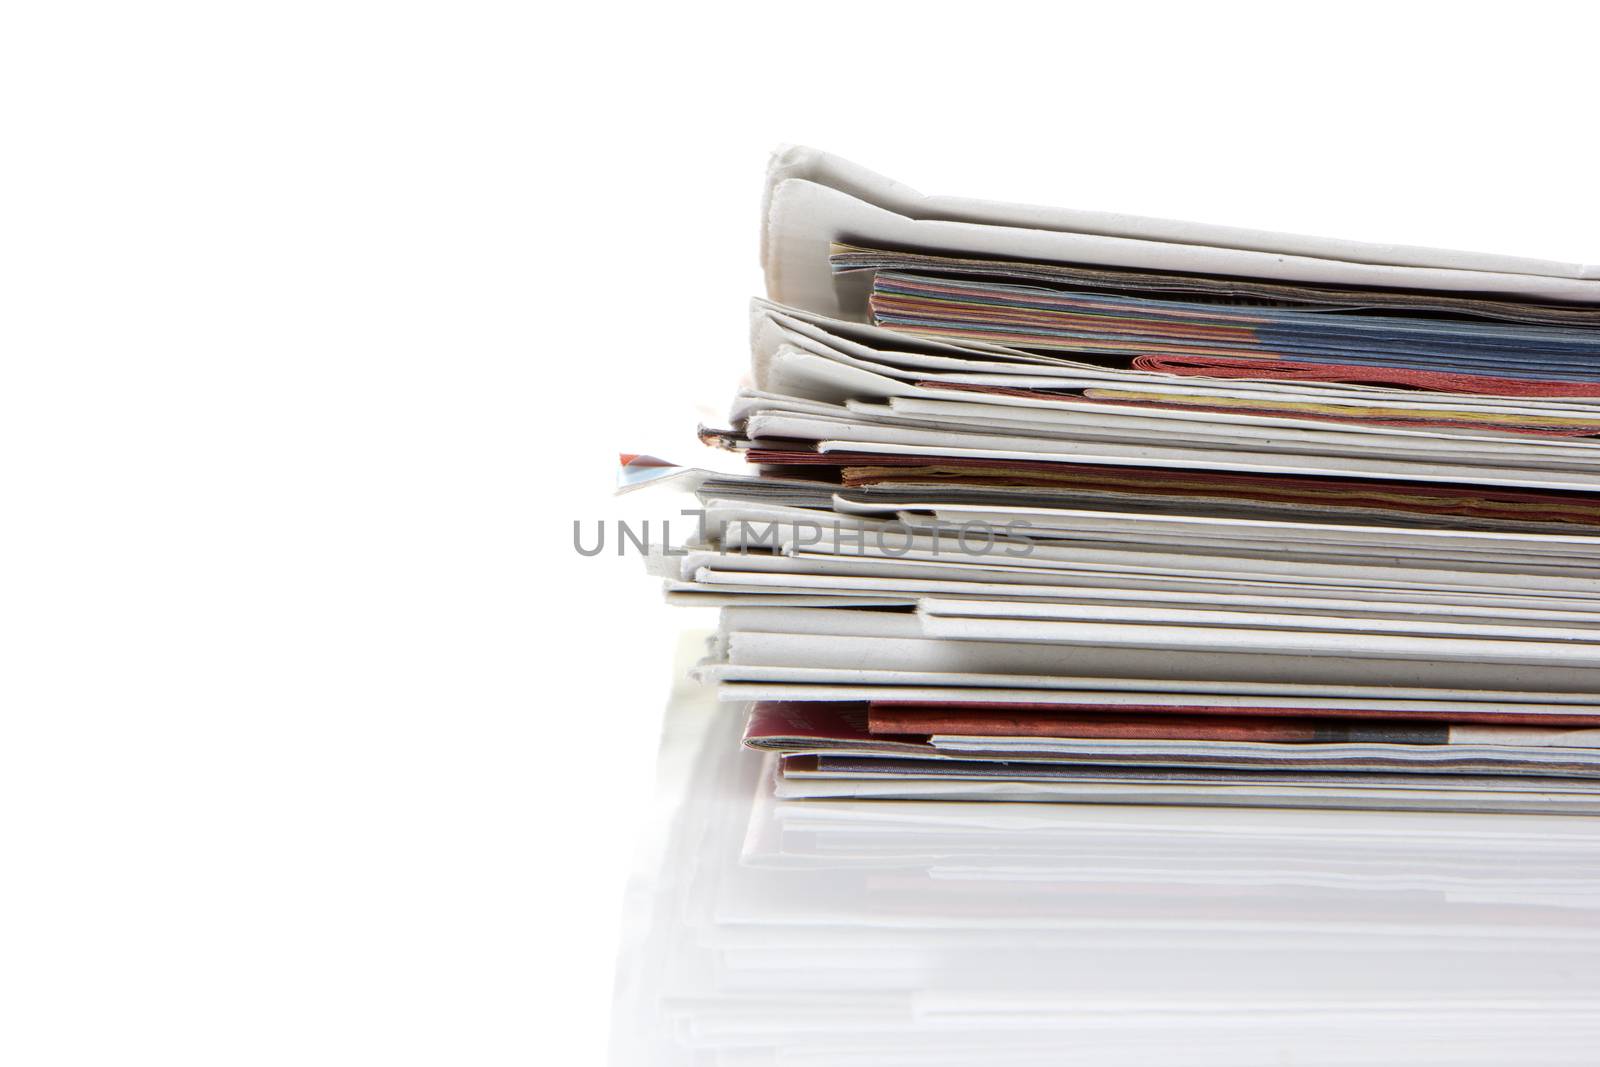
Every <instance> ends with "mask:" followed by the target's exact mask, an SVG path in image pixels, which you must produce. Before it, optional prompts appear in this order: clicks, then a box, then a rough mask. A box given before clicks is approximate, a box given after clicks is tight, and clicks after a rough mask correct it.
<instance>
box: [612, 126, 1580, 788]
mask: <svg viewBox="0 0 1600 1067" xmlns="http://www.w3.org/2000/svg"><path fill="white" fill-rule="evenodd" d="M762 258H763V265H764V268H765V273H766V280H767V289H768V297H769V298H768V299H765V300H757V301H755V302H754V304H753V307H752V310H751V323H750V325H751V349H752V374H751V382H752V384H751V386H750V387H749V388H746V389H744V390H742V391H741V392H739V394H738V395H737V397H736V398H735V400H734V403H733V408H732V412H731V416H730V418H729V420H728V422H727V423H726V425H724V426H720V427H708V428H703V429H702V433H701V436H702V439H703V440H705V441H706V442H708V443H710V444H713V445H716V446H718V447H721V448H724V449H729V450H733V451H735V452H738V453H741V454H742V456H743V458H744V459H745V460H746V461H747V462H748V464H749V465H750V467H751V469H752V473H750V474H743V475H741V474H713V473H709V472H704V471H696V472H686V473H685V474H684V475H683V477H685V478H687V479H690V480H691V482H692V485H693V487H694V489H695V491H696V492H697V494H698V496H699V498H700V502H701V509H702V513H701V514H700V515H699V529H698V531H697V535H696V537H695V539H694V541H693V542H692V543H690V544H688V545H686V546H680V547H675V548H668V547H663V548H662V549H661V550H659V551H658V552H657V554H656V555H655V556H654V557H653V558H652V561H651V566H652V568H653V569H654V570H655V571H656V572H657V573H658V574H660V575H661V576H662V577H664V578H666V580H667V589H668V596H669V598H670V599H672V600H675V601H681V602H684V603H701V604H714V605H718V606H720V607H721V609H722V615H721V625H720V628H719V631H718V632H717V634H716V636H715V637H714V638H713V640H712V647H711V649H710V651H709V655H708V658H707V659H706V661H705V662H704V663H703V664H702V665H701V667H700V673H701V675H702V676H703V677H704V678H705V679H706V680H708V681H710V682H712V683H714V684H716V685H717V686H718V687H719V691H720V695H721V696H722V697H723V698H725V699H727V700H729V701H734V702H737V703H738V704H739V706H740V707H741V708H742V709H744V713H745V714H746V715H747V719H748V721H747V726H746V729H745V743H746V744H747V745H749V746H750V747H752V748H757V749H763V750H766V751H769V752H771V753H774V754H776V755H775V756H774V759H775V760H776V762H777V767H776V782H777V785H776V789H777V792H778V795H779V796H780V797H784V798H798V797H884V798H930V799H996V800H1026V801H1088V802H1096V803H1119V802H1126V803H1141V804H1225V805H1240V806H1273V807H1319V808H1320V807H1328V808H1383V809H1410V810H1463V811H1517V812H1572V813H1585V814H1593V813H1600V267H1590V266H1581V265H1575V264H1565V263H1555V262H1546V261H1541V260H1531V259H1524V258H1517V257H1511V256H1501V255H1489V254H1478V253H1468V252H1454V251H1442V250H1437V249H1428V248H1413V247H1404V246H1395V245H1371V244H1360V243H1354V242H1348V241H1339V240H1330V239H1323V238H1313V237H1303V236H1296V235H1288V234H1276V233H1263V232H1257V231H1251V230H1243V229H1234V228H1228V227H1220V226H1205V225H1196V224H1191V223H1181V222H1172V221H1165V220H1159V219H1147V218H1137V217H1129V216H1122V215H1105V214H1099V213H1092V212H1083V211H1071V210H1057V209H1047V208H1039V207H1024V206H1015V205H1005V204H997V203H989V202H983V201H975V200H959V199H951V198H939V197H924V196H921V195H918V194H916V193H913V192H911V191H910V190H908V189H907V188H906V187H905V186H902V185H900V184H898V183H895V182H890V181H888V180H886V179H884V178H881V177H879V176H877V175H874V174H871V173H870V172H867V171H864V170H862V169H860V168H858V167H856V166H854V165H852V164H849V163H846V162H844V161H842V160H839V159H837V158H834V157H831V156H828V155H825V154H822V153H818V152H815V151H813V150H809V149H800V148H790V149H784V150H780V152H779V153H778V154H777V155H776V156H775V158H774V160H773V164H772V166H771V168H770V170H769V174H768V188H767V196H766V202H765V208H764V219H763V233H762ZM658 462H659V461H652V460H648V459H642V458H638V457H633V458H631V464H630V466H634V467H641V468H648V467H649V466H650V464H652V463H658Z"/></svg>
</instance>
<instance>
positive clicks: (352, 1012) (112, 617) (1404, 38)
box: [0, 0, 1600, 1065]
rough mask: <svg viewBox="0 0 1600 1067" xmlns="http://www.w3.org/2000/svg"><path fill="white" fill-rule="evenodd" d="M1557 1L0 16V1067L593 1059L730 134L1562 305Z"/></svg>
mask: <svg viewBox="0 0 1600 1067" xmlns="http://www.w3.org/2000/svg"><path fill="white" fill-rule="evenodd" d="M1107 7H1114V8H1115V10H1116V11H1117V12H1118V13H1117V14H1115V15H1111V16H1108V15H1107V14H1106V13H1105V9H1106V8H1107ZM1593 10H1594V8H1593V7H1592V5H1583V4H1574V5H1570V6H1564V7H1554V6H1553V7H1540V6H1539V5H1537V4H1530V3H1521V4H1517V5H1497V6H1496V7H1495V8H1494V9H1492V10H1491V11H1490V12H1488V13H1484V12H1475V11H1474V10H1473V9H1472V8H1471V5H1467V4H1460V3H1452V4H1447V5H1439V6H1437V7H1422V6H1412V5H1407V4H1396V3H1389V4H1381V5H1374V6H1371V7H1366V6H1362V5H1359V4H1354V3H1341V4H1333V5H1327V4H1324V5H1290V4H1273V5H1264V6H1262V7H1261V8H1259V9H1249V8H1237V7H1229V6H1227V5H1221V4H1184V5H1179V6H1173V7H1144V8H1139V9H1131V10H1130V5H1092V6H1081V7H1080V6H1075V5H1071V4H1066V3H1052V4H1044V5H1039V6H1037V7H1030V6H1012V5H996V4H986V3H985V4H979V3H972V4H940V3H927V2H925V3H918V4H914V5H904V6H899V5H888V4H883V5H879V4H872V5H869V4H863V3H847V4H838V5H833V4H828V3H819V2H817V0H806V2H804V3H792V4H782V5H776V4H740V5H731V6H729V7H728V8H726V9H718V8H716V7H714V6H713V7H705V8H702V7H691V6H685V5H667V4H657V5H649V6H641V7H638V8H627V7H619V6H614V5H604V6H601V5H582V6H573V7H571V8H566V7H559V6H553V5H548V4H543V5H538V4H531V3H530V4H521V5H509V4H508V5H491V4H473V3H453V4H443V3H439V4H418V3H400V2H389V3H383V4H377V3H373V4H358V3H315V4H302V3H289V2H276V3H272V4H255V5H250V4H215V3H210V4H198V3H197V4H192V5H181V4H107V5H103V6H96V5H79V4H71V3H51V4H16V5H8V6H7V7H6V9H5V14H4V16H3V24H0V115H3V118H0V123H3V126H0V147H3V151H4V163H3V166H0V186H3V197H0V270H3V277H0V282H3V288H0V331H3V334H4V336H3V338H0V341H3V345H0V352H3V356H4V366H5V377H4V383H3V388H0V405H3V411H0V435H3V442H0V444H3V453H0V469H3V478H4V485H3V490H4V495H3V500H4V507H5V521H4V524H3V526H0V530H3V536H4V546H5V551H4V557H3V558H4V564H3V566H4V582H3V586H0V604H3V611H4V619H5V634H4V645H3V658H0V664H3V665H0V678H3V683H0V684H3V685H4V687H5V693H4V694H3V698H4V699H3V705H0V714H3V731H4V732H3V735H0V862H3V864H4V867H3V872H0V896H3V898H4V899H3V903H0V1060H3V1061H4V1062H6V1063H8V1064H27V1065H32V1064H58V1063H59V1064H68V1063H70V1064H105V1063H119V1064H120V1063H144V1062H150V1063H160V1064H164V1065H175V1064H208V1065H210V1064H218V1063H227V1064H257V1063H259V1064H282V1063H298V1064H341V1065H342V1064H352V1063H382V1064H385V1065H395V1064H447V1063H448V1064H468V1063H470V1064H474V1065H481V1064H531V1063H541V1064H542V1063H550V1064H556V1063H559V1064H582V1063H592V1062H597V1061H599V1060H600V1059H601V1058H602V1057H603V1054H604V1041H605V1038H604V1032H605V1027H606V1021H607V1015H608V1007H609V997H610V983H611V970H612V965H613V964H612V959H613V953H614V951H615V948H616V930H617V920H618V909H619V907H620V902H621V898H622V890H623V884H624V880H625V877H626V872H627V868H628V854H629V851H630V849H631V838H630V834H631V832H632V826H633V824H634V821H635V818H636V815H637V808H638V806H639V804H640V803H642V802H643V798H644V797H645V796H647V795H648V788H649V774H650V766H651V759H652V750H653V747H654V745H655V729H656V720H657V716H658V715H659V712H660V709H661V706H662V704H663V702H664V700H665V698H666V694H667V691H668V688H669V684H670V677H669V669H670V665H669V656H670V654H671V650H672V646H673V638H672V627H674V626H677V625H679V624H681V623H682V622H683V621H684V620H682V619H680V618H678V617H676V616H674V615H672V614H671V613H669V612H668V611H667V610H666V609H665V608H664V607H663V606H661V605H660V603H659V597H658V594H657V592H656V590H655V589H654V586H653V583H652V582H651V581H650V580H648V579H646V578H645V577H644V576H643V575H642V574H641V573H640V567H639V564H638V561H637V560H634V559H627V560H618V559H616V558H614V557H613V558H600V559H584V558H580V557H579V556H578V555H577V554H576V553H575V552H574V551H573V549H572V547H571V534H572V530H571V527H572V522H573V520H574V519H582V520H585V521H586V522H588V521H593V520H595V519H598V518H600V517H603V516H609V515H614V514H617V513H619V510H620V512H621V513H628V514H645V513H648V512H650V511H651V508H652V504H651V503H650V501H648V500H647V499H642V498H640V497H637V496H636V497H630V498H627V499H626V500H625V501H624V502H623V504H624V506H623V507H621V508H620V509H619V508H618V505H617V504H616V503H615V502H614V501H613V500H612V499H611V498H610V496H609V493H610V487H611V484H612V479H613V471H614V465H615V454H616V453H617V452H618V451H646V452H654V453H656V454H660V455H665V456H667V457H668V458H672V459H676V460H678V461H680V462H684V461H694V460H695V458H696V456H695V454H696V447H695V446H694V444H693V438H692V429H693V426H694V424H695V423H696V422H697V421H699V420H701V419H707V420H710V421H716V419H717V418H718V417H719V416H720V415H721V414H722V411H723V406H724V403H725V401H726V398H727V397H728V395H729V394H730V393H731V390H732V389H733V387H734V386H735V384H736V382H737V379H738V376H739V374H740V372H741V366H742V363H743V360H744V347H743V346H744V314H743V308H744V301H745V299H746V298H747V296H748V295H750V294H751V293H752V292H754V291H755V290H756V288H757V287H758V285H759V277H758V273H757V270H756V260H755V256H756V248H755V239H756V227H757V205H758V198H759V193H760V179H761V172H762V168H763V165H764V158H765V154H766V152H767V150H768V149H769V148H770V147H771V146H772V145H774V144H775V143H778V142H780V141H797V142H802V143H810V144H815V145H817V146H819V147H824V148H827V149H830V150H832V151H835V152H838V153H841V154H843V155H846V156H848V157H850V158H853V159H856V160H857V161H859V162H861V163H864V164H865V165H867V166H870V167H872V168H874V169H877V170H880V171H882V172H885V173H888V174H890V175H893V176H895V177H898V178H900V179H902V180H904V181H906V182H909V183H910V184H912V185H914V186H916V187H918V188H921V189H923V190H924V191H928V192H937V193H951V194H964V195H976V196H989V197H995V198H1004V199H1014V200H1025V201H1043V202H1054V203H1062V204H1069V205H1072V206H1077V207H1095V208H1106V209H1116V210H1124V211H1132V212H1139V213H1145V214H1157V215H1170V216H1179V217H1192V218H1199V219H1205V220H1209V221H1216V222H1225V223H1234V224H1242V225H1254V226H1263V227H1276V228H1288V229H1297V230H1304V231H1313V232H1321V233H1328V234H1333V235H1337V236H1348V237H1356V238H1368V239H1377V240H1397V241H1409V242H1418V243H1438V244H1446V245H1466V246H1469V247H1482V248H1485V249H1489V250H1494V251H1505V252H1513V253H1529V254H1534V255H1548V254H1553V255H1558V256H1564V257H1567V258H1579V259H1587V260H1588V261H1591V262H1593V261H1595V260H1600V229H1597V218H1600V212H1597V211H1596V195H1595V174H1596V172H1597V169H1596V166H1595V164H1596V159H1595V158H1594V153H1595V145H1596V131H1595V126H1596V117H1597V109H1596V105H1595V69H1596V68H1595V59H1594V55H1595V53H1594V46H1595V42H1596V40H1597V34H1596V32H1595V31H1596V29H1597V27H1596V26H1595V24H1594V19H1593V16H1592V15H1581V16H1580V14H1579V13H1580V12H1581V11H1587V12H1592V11H1593ZM1563 12H1567V14H1563ZM1580 17H1581V18H1583V19H1584V20H1585V21H1574V20H1575V19H1578V18H1580Z"/></svg>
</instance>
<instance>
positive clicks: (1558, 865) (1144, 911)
mask: <svg viewBox="0 0 1600 1067" xmlns="http://www.w3.org/2000/svg"><path fill="white" fill-rule="evenodd" d="M742 726H743V723H742V722H741V721H739V717H738V716H736V715H733V714H730V709H728V708H726V707H722V708H720V709H719V708H718V707H717V706H716V705H715V702H714V701H713V700H712V699H711V697H710V694H708V693H704V694H703V693H696V692H694V691H692V690H685V691H684V692H682V693H681V694H680V696H679V698H678V699H677V700H676V701H675V702H674V705H673V707H672V708H671V710H670V711H669V713H668V719H667V724H666V727H667V728H666V738H667V742H666V744H665V745H664V747H663V758H662V768H661V784H662V797H661V803H660V806H659V807H658V808H657V809H656V811H655V813H654V816H655V819H656V826H655V827H654V829H653V831H652V836H651V838H650V841H649V847H647V848H646V849H645V850H644V853H645V862H644V864H643V869H642V870H641V872H640V875H639V877H638V879H637V880H636V882H635V884H634V886H633V888H632V891H631V893H630V912H629V916H628V922H627V924H626V928H625V932H624V942H625V944H624V950H623V956H622V959H621V963H620V968H619V984H618V1002H617V1012H616V1024H615V1034H614V1040H613V1061H614V1062H616V1063H618V1064H628V1065H632V1064H652V1065H654V1064H661V1065H676V1064H696V1065H698V1064H717V1065H729V1067H734V1065H738V1067H742V1065H754V1064H763V1065H768V1064H778V1063H796V1064H816V1065H824V1064H827V1065H833V1064H841V1065H842V1064H851V1065H855V1064H859V1065H863V1067H865V1065H882V1064H902V1063H903V1064H919V1065H921V1064H940V1065H943V1064H985V1065H988V1064H997V1063H1073V1064H1091V1065H1099V1064H1107V1065H1130V1067H1131V1065H1146V1064H1158V1063H1159V1064H1164V1065H1166V1064H1207V1065H1210V1064H1215V1065H1219V1067H1220V1065H1228V1067H1239V1065H1250V1064H1285V1063H1292V1064H1315V1065H1323V1064H1327V1065H1334V1064H1340V1065H1342V1064H1357V1063H1361V1064H1368V1063H1371V1064H1396V1063H1405V1064H1485V1065H1487V1064H1495V1065H1500V1064H1508V1063H1516V1064H1518V1065H1519V1067H1527V1065H1535V1064H1588V1063H1593V1062H1594V1059H1595V1054H1594V1048H1595V1042H1596V1040H1597V1039H1600V819H1596V818H1590V817H1564V818H1549V817H1538V816H1521V815H1482V814H1450V813H1415V812H1361V811H1295V810H1251V809H1223V808H1208V807H1181V808H1140V807H1110V806H1098V805H1059V806H1058V805H1038V804H1003V803H1002V804H995V803H987V804H963V803H956V802H945V801H874V802H865V803H864V802H856V801H830V800H805V801H787V800H781V799H778V798H776V797H775V795H774V791H773V783H772V775H773V766H772V762H773V757H767V758H766V759H765V760H761V759H755V758H752V757H751V754H750V753H749V752H747V751H742V750H741V749H740V747H739V744H738V738H739V734H740V730H741V728H742Z"/></svg>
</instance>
